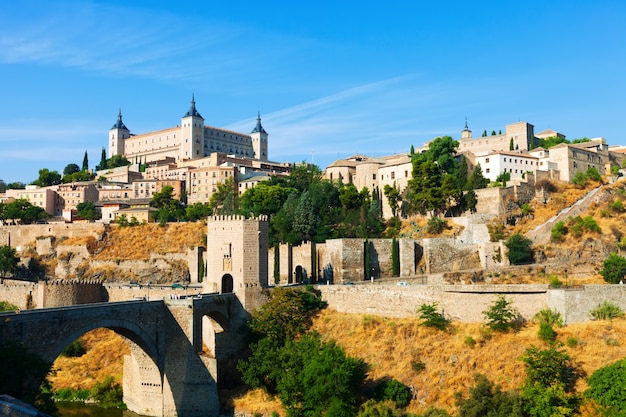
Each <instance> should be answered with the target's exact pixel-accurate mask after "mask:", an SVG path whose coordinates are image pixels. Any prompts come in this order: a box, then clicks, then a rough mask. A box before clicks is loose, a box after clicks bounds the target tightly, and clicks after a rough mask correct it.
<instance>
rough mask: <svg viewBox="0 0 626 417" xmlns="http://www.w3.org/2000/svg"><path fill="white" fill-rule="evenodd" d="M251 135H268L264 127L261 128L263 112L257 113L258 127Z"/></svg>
mask: <svg viewBox="0 0 626 417" xmlns="http://www.w3.org/2000/svg"><path fill="white" fill-rule="evenodd" d="M250 133H265V134H266V135H267V132H266V131H265V129H263V126H261V112H258V113H257V116H256V126H255V127H254V129H253V130H252V132H250Z"/></svg>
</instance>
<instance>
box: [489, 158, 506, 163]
mask: <svg viewBox="0 0 626 417" xmlns="http://www.w3.org/2000/svg"><path fill="white" fill-rule="evenodd" d="M504 162H506V160H505V161H504ZM485 163H486V164H488V163H489V158H485Z"/></svg>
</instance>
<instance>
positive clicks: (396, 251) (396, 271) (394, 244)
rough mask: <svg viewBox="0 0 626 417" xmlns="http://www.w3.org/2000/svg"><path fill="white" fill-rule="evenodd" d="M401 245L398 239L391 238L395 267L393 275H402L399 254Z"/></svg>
mask: <svg viewBox="0 0 626 417" xmlns="http://www.w3.org/2000/svg"><path fill="white" fill-rule="evenodd" d="M399 251H400V247H399V244H398V241H397V240H396V238H395V237H394V238H393V239H392V240H391V264H392V269H393V276H394V277H397V276H400V256H399Z"/></svg>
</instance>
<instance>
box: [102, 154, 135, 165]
mask: <svg viewBox="0 0 626 417" xmlns="http://www.w3.org/2000/svg"><path fill="white" fill-rule="evenodd" d="M130 164H131V163H130V161H129V160H128V159H126V157H125V156H124V155H119V154H118V155H113V156H112V157H110V158H109V159H108V160H107V162H106V167H107V168H108V169H113V168H118V167H124V166H127V165H130Z"/></svg>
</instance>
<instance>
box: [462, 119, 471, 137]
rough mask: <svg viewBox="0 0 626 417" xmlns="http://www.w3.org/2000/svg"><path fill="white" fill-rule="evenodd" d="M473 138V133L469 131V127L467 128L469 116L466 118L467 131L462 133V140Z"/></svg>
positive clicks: (464, 130)
mask: <svg viewBox="0 0 626 417" xmlns="http://www.w3.org/2000/svg"><path fill="white" fill-rule="evenodd" d="M471 138H472V131H471V130H469V127H467V116H466V117H465V129H463V132H461V139H471Z"/></svg>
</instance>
